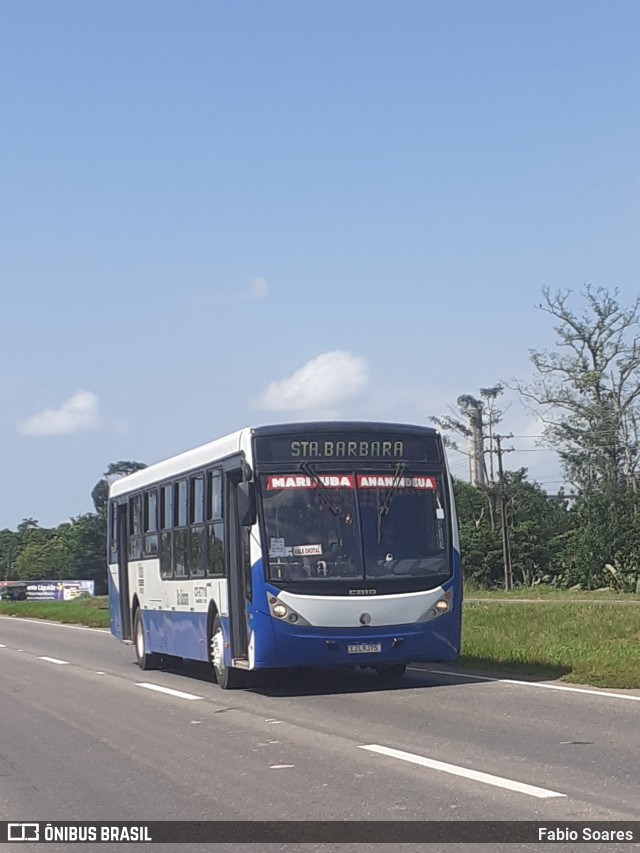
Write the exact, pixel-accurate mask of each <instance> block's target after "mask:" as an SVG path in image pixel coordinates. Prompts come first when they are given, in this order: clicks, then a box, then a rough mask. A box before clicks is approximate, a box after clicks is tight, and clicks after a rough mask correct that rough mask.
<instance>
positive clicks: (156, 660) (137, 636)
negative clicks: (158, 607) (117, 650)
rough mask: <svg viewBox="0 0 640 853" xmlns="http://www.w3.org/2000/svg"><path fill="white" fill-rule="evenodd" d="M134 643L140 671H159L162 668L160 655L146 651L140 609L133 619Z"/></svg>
mask: <svg viewBox="0 0 640 853" xmlns="http://www.w3.org/2000/svg"><path fill="white" fill-rule="evenodd" d="M133 642H134V645H135V648H136V660H137V661H138V666H139V667H140V669H158V667H159V666H160V655H156V654H153V653H152V652H148V651H147V650H146V643H145V637H144V625H143V624H142V614H141V613H140V608H138V609H137V610H136V615H135V616H134V619H133Z"/></svg>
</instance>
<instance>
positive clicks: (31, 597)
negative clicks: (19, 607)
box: [27, 580, 96, 601]
mask: <svg viewBox="0 0 640 853" xmlns="http://www.w3.org/2000/svg"><path fill="white" fill-rule="evenodd" d="M95 584H96V582H95V581H79V580H69V581H62V580H55V581H28V582H27V600H28V601H73V599H74V598H77V597H78V596H79V595H94V590H95Z"/></svg>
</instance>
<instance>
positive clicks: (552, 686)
mask: <svg viewBox="0 0 640 853" xmlns="http://www.w3.org/2000/svg"><path fill="white" fill-rule="evenodd" d="M411 669H415V671H416V672H433V673H434V675H449V676H452V677H457V678H469V679H472V680H473V681H498V682H499V683H500V684H518V685H520V686H521V687H544V688H546V689H547V690H563V691H565V692H566V693H586V694H587V695H588V696H606V697H608V698H609V699H629V700H631V701H632V702H640V696H627V695H626V694H624V693H611V692H610V691H608V690H595V689H594V690H589V689H587V688H586V687H565V685H564V684H545V683H544V682H543V681H519V680H518V679H516V678H490V677H489V676H488V675H471V673H466V672H465V673H463V672H450V671H447V670H446V669H417V668H416V667H411Z"/></svg>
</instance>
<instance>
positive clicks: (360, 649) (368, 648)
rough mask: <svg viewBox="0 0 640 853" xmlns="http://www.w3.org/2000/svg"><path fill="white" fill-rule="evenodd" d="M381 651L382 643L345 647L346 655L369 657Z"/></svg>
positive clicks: (355, 644)
mask: <svg viewBox="0 0 640 853" xmlns="http://www.w3.org/2000/svg"><path fill="white" fill-rule="evenodd" d="M381 651H382V643H353V644H351V645H348V646H347V654H350V655H370V654H372V653H373V654H375V653H376V652H381Z"/></svg>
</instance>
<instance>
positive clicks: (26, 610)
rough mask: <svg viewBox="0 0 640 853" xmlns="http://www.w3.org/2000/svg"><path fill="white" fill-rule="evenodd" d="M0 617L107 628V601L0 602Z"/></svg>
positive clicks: (103, 597) (88, 599)
mask: <svg viewBox="0 0 640 853" xmlns="http://www.w3.org/2000/svg"><path fill="white" fill-rule="evenodd" d="M0 615H1V616H25V617H29V618H30V619H46V620H48V621H50V622H66V623H71V624H76V625H88V626H89V627H91V628H108V627H109V599H108V598H107V596H96V597H95V598H79V599H76V600H75V601H0Z"/></svg>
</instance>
